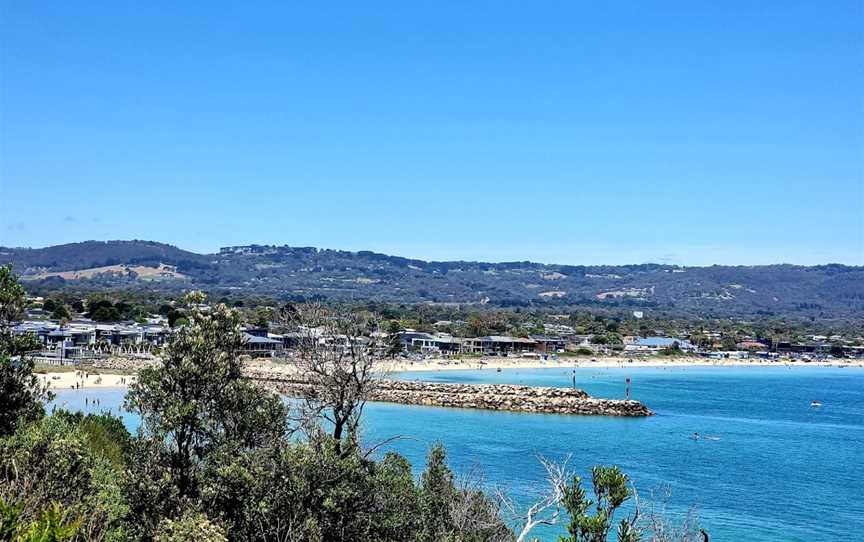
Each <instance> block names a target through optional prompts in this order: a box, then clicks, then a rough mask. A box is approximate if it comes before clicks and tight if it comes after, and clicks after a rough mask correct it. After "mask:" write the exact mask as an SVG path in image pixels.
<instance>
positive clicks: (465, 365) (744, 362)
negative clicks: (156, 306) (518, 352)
mask: <svg viewBox="0 0 864 542" xmlns="http://www.w3.org/2000/svg"><path fill="white" fill-rule="evenodd" d="M249 366H250V367H254V368H256V369H265V370H271V371H274V372H277V373H285V372H292V371H293V367H292V366H291V365H288V364H285V363H273V362H272V361H270V360H263V359H258V360H254V361H250V362H249ZM757 366H771V367H780V366H792V367H841V366H843V367H855V368H862V367H864V360H852V361H848V362H841V361H838V360H835V361H831V362H825V361H811V362H808V363H805V362H803V361H791V360H785V359H783V360H775V361H768V360H765V359H725V360H713V359H705V358H698V357H679V358H674V359H658V358H633V360H632V361H628V359H625V358H612V357H599V358H595V359H591V358H568V357H565V358H559V359H557V360H548V361H543V360H539V359H525V358H515V357H514V358H500V357H483V358H465V359H434V358H433V359H427V360H419V361H418V360H413V361H412V360H394V361H390V360H387V361H382V362H381V370H382V371H383V372H385V373H401V372H425V371H429V372H434V371H460V370H461V371H464V370H478V369H482V370H493V371H495V370H498V369H502V370H504V369H555V368H574V369H578V368H612V369H614V368H622V369H625V368H633V367H757ZM103 371H106V370H104V369H103V370H101V371H100V372H99V373H98V374H94V373H89V374H86V373H84V372H83V371H62V372H60V371H57V372H54V371H50V369H49V370H48V371H47V372H46V373H44V374H38V375H37V376H38V377H39V379H40V381H42V382H43V383H46V382H47V383H50V386H51V388H52V389H55V390H61V389H65V390H68V389H76V384H77V386H78V388H77V389H82V388H83V389H89V388H122V387H126V386H128V385H129V384H131V383H132V382H134V381H135V376H130V375H128V374H113V373H111V372H103Z"/></svg>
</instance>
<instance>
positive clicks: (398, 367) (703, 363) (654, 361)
mask: <svg viewBox="0 0 864 542" xmlns="http://www.w3.org/2000/svg"><path fill="white" fill-rule="evenodd" d="M632 359H633V361H632V362H629V361H628V358H611V357H599V358H596V361H592V359H591V358H569V357H567V358H559V359H557V360H548V361H542V360H538V359H523V358H498V357H488V358H485V357H484V358H466V359H463V360H458V359H452V360H447V359H429V360H423V361H413V362H412V361H409V360H397V361H393V362H387V364H386V367H387V370H388V371H391V372H406V371H458V370H466V369H484V370H485V369H492V370H497V369H550V368H574V369H575V368H590V367H595V368H619V367H621V368H628V367H756V366H768V367H780V366H784V365H789V366H796V367H805V366H807V367H817V366H818V367H839V366H841V365H842V366H844V367H864V360H854V361H851V362H849V363H847V362H841V361H831V362H815V361H814V362H810V363H804V362H802V361H791V360H788V359H780V360H775V361H768V360H765V359H761V358H760V359H724V360H715V359H706V358H699V357H678V358H672V359H662V358H656V357H655V358H635V357H634V358H632Z"/></svg>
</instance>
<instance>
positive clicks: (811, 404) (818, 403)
mask: <svg viewBox="0 0 864 542" xmlns="http://www.w3.org/2000/svg"><path fill="white" fill-rule="evenodd" d="M810 406H811V407H813V408H819V407H820V406H822V403H820V402H819V401H810Z"/></svg>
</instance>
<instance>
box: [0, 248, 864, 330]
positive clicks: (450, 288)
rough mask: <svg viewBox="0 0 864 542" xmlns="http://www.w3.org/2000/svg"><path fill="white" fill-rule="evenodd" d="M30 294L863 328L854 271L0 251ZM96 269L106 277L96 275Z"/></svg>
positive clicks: (859, 272)
mask: <svg viewBox="0 0 864 542" xmlns="http://www.w3.org/2000/svg"><path fill="white" fill-rule="evenodd" d="M9 262H11V263H12V264H13V266H14V268H15V270H16V272H18V273H19V274H21V275H22V277H23V278H24V279H25V280H29V281H30V282H31V284H33V285H34V286H41V287H51V288H63V287H68V286H75V287H79V288H101V287H118V286H119V287H128V288H137V287H141V288H145V287H146V288H150V289H153V288H158V289H165V290H172V289H188V288H200V289H205V290H208V291H211V292H214V293H220V294H224V293H233V294H261V295H270V296H274V297H278V298H283V299H294V300H308V299H325V300H342V301H344V300H356V301H361V300H374V301H383V302H397V303H424V302H425V303H463V304H464V303H477V304H489V305H493V306H502V307H558V306H560V307H567V306H589V307H608V308H616V307H617V308H626V309H628V310H629V309H630V308H632V309H633V310H640V309H646V310H651V309H656V310H664V311H682V312H687V313H698V314H701V315H713V316H733V315H740V316H746V315H755V314H766V315H779V316H812V317H832V318H836V317H852V318H861V317H864V267H852V266H845V265H837V264H831V265H821V266H811V267H806V266H794V265H768V266H711V267H679V266H671V265H660V264H642V265H623V266H574V265H552V264H549V265H547V264H538V263H532V262H527V261H526V262H506V263H484V262H461V261H458V262H426V261H423V260H413V259H408V258H401V257H398V256H387V255H384V254H378V253H374V252H367V251H360V252H347V251H340V250H329V249H318V248H313V247H289V246H278V247H277V246H260V245H249V246H239V247H227V248H223V249H221V250H220V252H219V253H217V254H196V253H193V252H188V251H185V250H181V249H178V248H177V247H173V246H171V245H166V244H162V243H155V242H150V241H108V242H100V241H85V242H83V243H72V244H68V245H58V246H53V247H46V248H40V249H27V248H0V264H3V263H9ZM104 268H107V270H105V269H104Z"/></svg>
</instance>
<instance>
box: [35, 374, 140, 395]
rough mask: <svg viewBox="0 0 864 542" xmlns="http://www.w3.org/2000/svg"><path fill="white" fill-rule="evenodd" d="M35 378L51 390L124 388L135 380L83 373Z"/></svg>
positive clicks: (47, 375)
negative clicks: (47, 385)
mask: <svg viewBox="0 0 864 542" xmlns="http://www.w3.org/2000/svg"><path fill="white" fill-rule="evenodd" d="M36 376H38V377H39V380H40V382H42V383H43V384H44V383H47V384H49V385H50V387H51V389H52V390H68V389H90V388H125V387H126V386H128V385H129V384H131V383H132V382H134V381H135V378H136V377H135V376H130V375H126V374H110V373H99V374H93V373H89V374H88V373H85V372H84V371H63V372H47V373H44V374H37V375H36ZM76 385H77V388H76Z"/></svg>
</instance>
